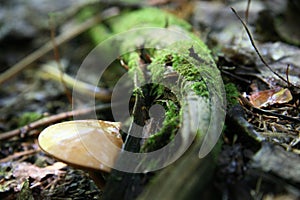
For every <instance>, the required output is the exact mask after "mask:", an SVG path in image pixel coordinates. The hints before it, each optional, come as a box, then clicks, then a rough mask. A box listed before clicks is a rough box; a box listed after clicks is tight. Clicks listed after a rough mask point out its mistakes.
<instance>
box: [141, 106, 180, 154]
mask: <svg viewBox="0 0 300 200" xmlns="http://www.w3.org/2000/svg"><path fill="white" fill-rule="evenodd" d="M165 109H166V113H165V119H164V122H163V126H162V128H161V129H160V130H159V131H158V132H157V133H155V134H154V135H151V136H150V137H149V138H148V139H147V140H146V142H145V144H144V145H143V146H142V148H141V151H142V152H151V151H154V150H157V149H159V148H162V147H163V146H165V145H166V144H168V143H169V142H170V141H171V140H173V139H174V137H175V135H176V133H177V131H178V128H179V124H180V119H181V114H180V111H179V108H178V106H177V105H176V104H175V103H174V102H173V101H167V107H165Z"/></svg>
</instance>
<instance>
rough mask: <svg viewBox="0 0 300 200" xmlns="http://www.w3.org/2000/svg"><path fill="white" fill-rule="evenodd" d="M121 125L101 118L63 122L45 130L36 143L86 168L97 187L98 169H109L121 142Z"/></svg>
mask: <svg viewBox="0 0 300 200" xmlns="http://www.w3.org/2000/svg"><path fill="white" fill-rule="evenodd" d="M120 126H121V123H119V122H108V121H102V120H76V121H68V122H62V123H58V124H54V125H52V126H49V127H47V128H46V129H44V130H43V131H42V132H41V133H40V135H39V138H38V142H39V146H40V148H41V149H42V150H43V151H44V152H46V153H47V154H49V155H50V156H52V157H54V158H56V159H57V160H60V161H62V162H65V163H67V164H69V165H70V166H73V167H77V168H80V169H83V170H86V171H87V172H88V173H89V174H90V176H91V178H92V179H93V180H94V182H95V183H96V184H97V186H98V187H99V188H103V187H104V179H103V177H102V176H101V174H102V173H101V172H105V173H109V172H110V170H111V167H112V166H113V165H114V162H115V160H116V158H117V156H118V155H119V152H120V151H121V147H122V145H123V141H122V138H121V135H120V133H119V129H120Z"/></svg>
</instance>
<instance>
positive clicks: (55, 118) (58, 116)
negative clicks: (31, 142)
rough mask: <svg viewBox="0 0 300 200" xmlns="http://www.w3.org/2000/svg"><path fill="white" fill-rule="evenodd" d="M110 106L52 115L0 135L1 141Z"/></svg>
mask: <svg viewBox="0 0 300 200" xmlns="http://www.w3.org/2000/svg"><path fill="white" fill-rule="evenodd" d="M110 106H111V104H102V105H100V106H97V107H95V108H84V109H79V110H72V111H68V112H63V113H59V114H56V115H52V116H49V117H45V118H43V119H40V120H37V121H35V122H32V123H30V124H27V125H25V126H23V127H21V128H17V129H15V130H12V131H8V132H5V133H1V134H0V141H2V140H7V139H10V138H12V137H15V136H18V135H19V136H20V137H24V135H25V134H27V133H28V132H29V131H31V130H34V129H37V128H39V127H42V126H46V125H49V124H52V123H55V122H58V121H61V120H63V119H67V118H70V117H74V116H80V115H84V114H87V113H90V112H93V111H95V110H104V109H108V108H110Z"/></svg>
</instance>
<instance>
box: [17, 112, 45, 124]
mask: <svg viewBox="0 0 300 200" xmlns="http://www.w3.org/2000/svg"><path fill="white" fill-rule="evenodd" d="M42 117H43V115H42V114H40V113H37V112H25V113H23V114H22V115H21V117H20V119H19V123H18V125H19V126H25V125H27V124H29V123H30V122H34V121H36V120H39V119H41V118H42Z"/></svg>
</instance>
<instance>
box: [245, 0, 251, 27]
mask: <svg viewBox="0 0 300 200" xmlns="http://www.w3.org/2000/svg"><path fill="white" fill-rule="evenodd" d="M250 3H251V0H248V3H247V8H246V12H245V21H246V23H248V17H249V9H250Z"/></svg>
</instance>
